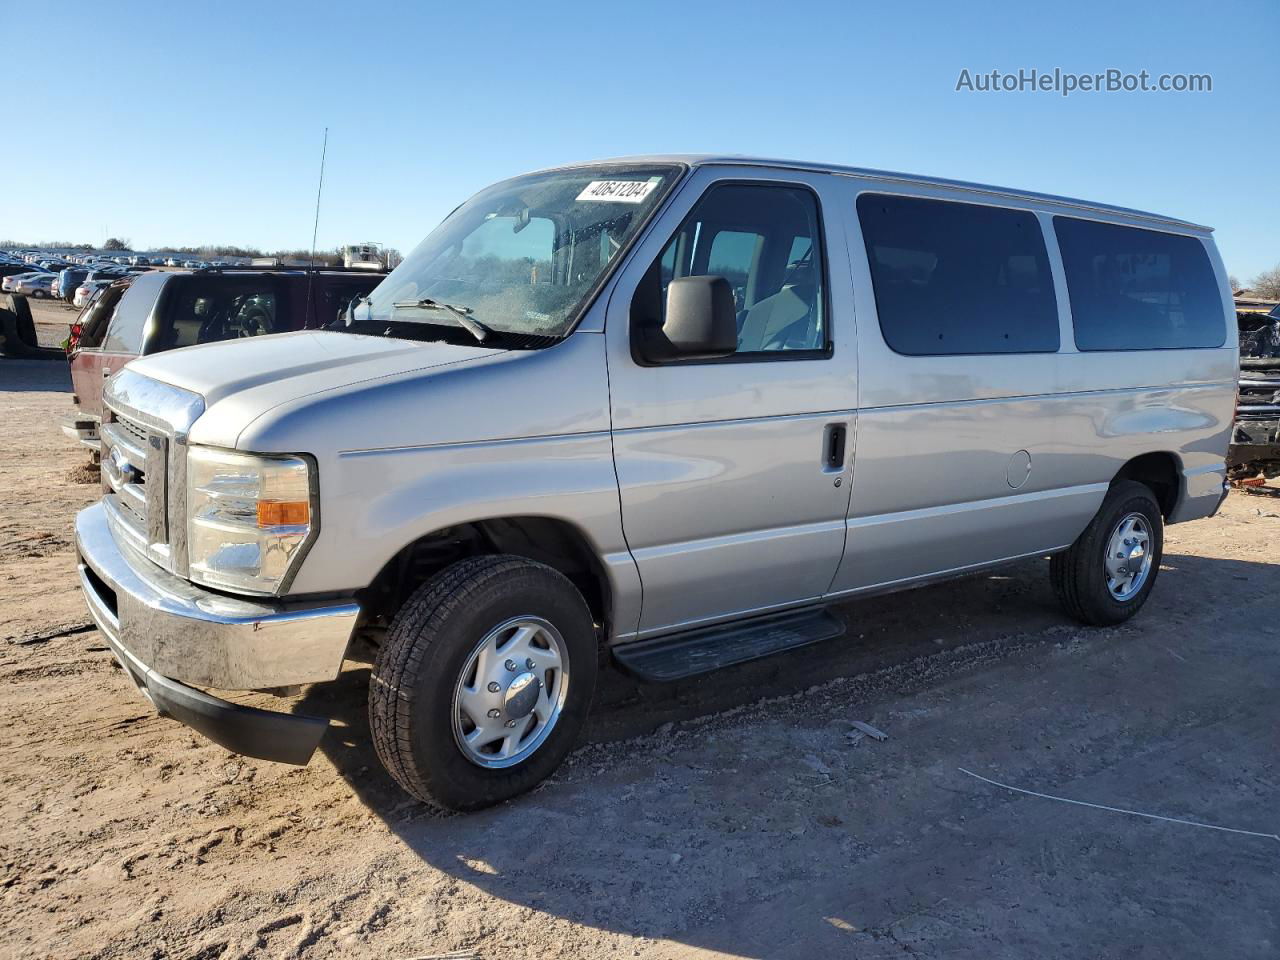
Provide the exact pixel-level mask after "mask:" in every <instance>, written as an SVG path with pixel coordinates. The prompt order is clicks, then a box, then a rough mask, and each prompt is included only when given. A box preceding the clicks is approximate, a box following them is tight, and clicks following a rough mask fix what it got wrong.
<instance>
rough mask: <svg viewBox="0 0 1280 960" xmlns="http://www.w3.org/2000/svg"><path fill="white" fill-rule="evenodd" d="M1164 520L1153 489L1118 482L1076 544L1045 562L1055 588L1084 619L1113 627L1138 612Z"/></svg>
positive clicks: (1156, 564)
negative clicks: (1047, 563)
mask: <svg viewBox="0 0 1280 960" xmlns="http://www.w3.org/2000/svg"><path fill="white" fill-rule="evenodd" d="M1163 552H1164V521H1163V518H1162V517H1161V514H1160V505H1159V504H1158V503H1157V502H1156V498H1155V495H1154V494H1153V493H1152V492H1151V489H1150V488H1149V487H1147V486H1145V485H1144V484H1141V483H1137V482H1135V481H1132V480H1122V481H1120V482H1119V483H1117V484H1115V485H1114V486H1113V487H1112V488H1111V490H1110V491H1108V493H1107V497H1106V499H1105V500H1103V502H1102V506H1101V507H1100V508H1099V509H1098V512H1097V514H1096V515H1095V516H1094V518H1093V520H1092V521H1090V523H1089V526H1087V527H1086V528H1085V531H1084V533H1082V534H1080V536H1079V537H1078V538H1077V539H1076V542H1075V543H1073V544H1072V545H1071V547H1070V548H1069V549H1068V550H1066V551H1064V552H1063V553H1059V554H1055V555H1054V556H1053V558H1052V559H1051V560H1050V561H1049V575H1050V578H1051V579H1052V581H1053V588H1054V592H1055V593H1057V595H1058V599H1059V600H1060V601H1061V603H1062V606H1063V607H1064V608H1065V609H1066V611H1067V613H1069V614H1070V615H1071V616H1073V617H1075V618H1076V619H1077V620H1079V621H1081V622H1082V623H1087V624H1090V625H1093V626H1112V625H1114V624H1117V623H1123V622H1124V621H1125V620H1128V619H1129V618H1130V617H1132V616H1133V615H1134V614H1135V613H1137V612H1138V611H1139V610H1140V609H1141V608H1142V605H1143V604H1144V603H1146V601H1147V597H1148V596H1149V595H1150V594H1151V588H1152V587H1153V586H1155V582H1156V575H1157V574H1158V573H1159V572H1160V558H1161V556H1162V554H1163Z"/></svg>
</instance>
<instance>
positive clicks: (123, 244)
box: [102, 237, 129, 250]
mask: <svg viewBox="0 0 1280 960" xmlns="http://www.w3.org/2000/svg"><path fill="white" fill-rule="evenodd" d="M102 249H103V250H128V249H129V240H128V238H127V237H126V238H125V239H124V240H121V239H120V238H119V237H108V238H107V242H106V243H104V244H103V245H102Z"/></svg>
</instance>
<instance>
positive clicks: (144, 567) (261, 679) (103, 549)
mask: <svg viewBox="0 0 1280 960" xmlns="http://www.w3.org/2000/svg"><path fill="white" fill-rule="evenodd" d="M76 552H77V554H78V558H79V567H80V585H81V587H82V588H83V589H84V595H85V601H86V602H87V603H88V606H89V613H90V615H91V616H92V617H93V619H94V622H95V623H96V624H97V625H98V629H99V630H100V631H101V632H102V634H103V636H105V637H106V639H107V642H108V643H109V644H110V645H111V649H112V651H113V652H114V653H115V655H116V658H117V659H118V660H119V661H120V663H121V664H122V665H123V666H124V668H125V669H126V670H127V671H128V673H129V675H130V676H131V677H132V678H133V680H134V682H135V683H136V684H137V685H138V687H139V689H140V690H141V691H142V692H143V694H144V695H145V696H147V698H148V699H149V700H151V701H152V703H154V704H155V706H156V708H157V709H158V710H159V711H160V712H161V713H162V714H165V715H167V716H171V717H173V718H174V719H177V720H180V721H182V722H183V723H186V724H187V725H188V726H191V727H193V728H195V729H196V730H199V731H200V732H201V733H203V734H204V735H205V736H207V737H209V739H211V740H213V741H215V742H217V743H220V744H222V745H223V746H225V747H227V748H228V749H230V750H233V751H235V752H237V753H242V754H245V755H246V756H254V757H262V758H263V759H268V760H279V761H282V762H285V763H306V762H307V760H309V759H310V757H311V754H312V752H314V750H315V748H316V746H317V745H318V744H319V742H320V737H321V736H322V735H323V733H324V730H325V728H326V726H327V725H328V723H327V721H325V720H320V719H316V718H314V717H303V716H298V715H294V714H284V713H274V712H270V711H266V710H256V709H254V708H251V707H242V706H239V705H238V704H233V703H229V702H227V701H225V700H219V699H217V698H215V697H211V696H209V695H208V694H206V693H203V692H201V691H200V690H196V689H193V687H196V686H200V687H214V688H216V689H221V690H261V689H266V688H271V687H283V686H292V685H295V684H301V683H315V682H321V681H326V680H332V679H334V678H335V677H336V676H337V675H338V672H339V671H340V670H341V669H342V660H343V657H344V656H345V654H346V650H347V644H348V642H349V641H350V639H351V632H352V630H353V628H354V627H355V623H356V618H357V616H358V615H359V612H360V608H359V605H357V604H356V603H354V602H352V601H350V600H333V601H322V602H317V603H307V604H298V603H286V602H275V601H249V600H239V599H234V598H231V597H226V596H223V595H221V594H217V593H213V592H211V591H209V590H203V589H201V588H199V587H197V586H195V585H193V584H191V583H189V582H188V581H186V580H182V579H180V578H178V577H175V576H173V575H171V574H168V573H166V572H165V571H163V570H161V569H160V568H159V567H157V566H156V565H155V564H154V563H152V562H151V561H149V560H147V559H145V558H144V557H142V556H141V555H140V554H138V553H137V552H136V550H134V549H133V548H132V547H130V546H127V545H121V544H119V543H117V542H116V539H115V538H114V537H113V536H112V535H111V531H110V528H109V527H108V524H107V517H106V512H105V509H104V507H103V506H102V504H100V503H98V504H95V505H93V506H92V507H88V508H86V509H85V510H82V511H80V513H79V514H78V515H77V516H76Z"/></svg>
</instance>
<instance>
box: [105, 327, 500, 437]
mask: <svg viewBox="0 0 1280 960" xmlns="http://www.w3.org/2000/svg"><path fill="white" fill-rule="evenodd" d="M509 352H510V351H506V350H493V349H489V348H485V347H479V346H477V347H470V346H459V345H456V344H447V343H422V342H419V341H408V340H398V339H392V338H389V337H370V336H364V335H360V334H350V333H337V332H333V331H323V330H304V331H300V332H297V333H282V334H277V335H274V336H267V337H253V338H251V339H246V340H232V341H226V342H221V343H209V344H202V345H198V346H194V347H184V348H183V349H181V350H170V351H166V352H164V353H157V354H153V355H151V356H147V357H141V358H139V359H137V360H134V361H133V362H132V363H130V364H129V365H128V367H127V368H126V369H128V370H130V371H131V372H133V373H135V374H141V375H142V376H144V377H148V378H150V379H152V380H159V381H161V382H163V383H167V384H170V385H172V386H175V387H179V388H181V389H183V390H187V391H190V392H192V393H196V394H199V395H200V397H201V398H202V399H203V400H204V413H203V414H201V416H200V417H199V419H198V420H197V421H196V423H195V425H194V426H193V427H192V431H191V435H190V436H191V442H193V443H203V444H208V445H211V446H221V447H230V448H234V447H236V446H237V445H238V444H239V442H240V437H241V434H242V432H243V431H244V429H245V428H246V427H247V426H248V425H249V424H251V423H253V422H254V421H256V420H258V419H259V418H262V417H264V416H265V415H266V414H268V413H269V412H271V411H273V410H276V409H278V408H280V407H283V406H292V407H298V405H299V404H307V403H310V402H312V401H313V399H314V398H317V397H320V396H332V395H335V394H351V393H353V392H357V391H360V390H363V389H367V388H370V387H373V386H375V385H378V384H384V385H385V384H388V383H395V382H400V381H404V380H412V379H418V378H421V377H422V376H423V375H425V376H428V377H433V376H434V375H435V374H436V373H437V371H443V370H450V369H455V368H457V367H460V366H468V365H471V364H476V363H481V362H484V361H485V360H488V359H490V358H494V357H498V356H501V355H503V354H506V353H509Z"/></svg>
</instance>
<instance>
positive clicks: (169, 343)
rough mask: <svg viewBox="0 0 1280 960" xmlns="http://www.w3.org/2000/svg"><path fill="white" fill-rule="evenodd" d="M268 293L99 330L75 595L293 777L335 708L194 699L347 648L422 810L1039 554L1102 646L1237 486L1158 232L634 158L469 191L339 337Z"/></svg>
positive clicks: (190, 295)
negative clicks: (94, 469) (1165, 551)
mask: <svg viewBox="0 0 1280 960" xmlns="http://www.w3.org/2000/svg"><path fill="white" fill-rule="evenodd" d="M278 277H279V274H275V273H265V274H252V275H248V274H245V275H235V276H234V278H233V276H232V275H231V274H230V273H227V274H222V275H218V276H217V278H216V280H215V279H214V278H213V277H209V276H206V275H204V274H189V275H185V276H179V277H176V278H167V277H165V276H164V275H161V274H144V275H142V276H140V277H138V278H135V279H134V280H133V281H132V282H131V283H129V284H128V286H127V288H126V289H125V290H124V291H123V292H122V293H121V294H120V296H119V299H118V302H116V303H115V306H114V307H110V308H108V307H106V306H104V305H103V302H104V301H105V299H106V298H107V296H108V295H110V294H112V293H113V292H114V291H116V290H117V288H118V285H112V286H110V287H108V288H106V290H105V291H103V292H101V293H99V294H98V300H97V301H96V303H97V304H98V306H97V307H95V306H94V304H93V303H91V304H90V307H89V308H88V309H89V310H90V312H92V311H94V310H95V309H96V310H99V311H102V313H103V316H102V317H99V316H98V315H97V314H94V315H93V316H92V317H86V319H85V321H84V323H83V324H82V327H81V331H80V341H79V344H78V346H77V349H76V350H75V351H74V352H73V360H72V363H73V369H75V370H76V373H75V376H76V377H77V380H76V388H77V392H78V393H79V394H81V401H82V403H85V402H87V398H88V397H90V396H93V395H95V394H96V390H97V388H98V387H99V385H100V384H101V383H102V382H103V380H104V372H108V371H109V372H111V373H112V376H111V377H110V379H109V380H107V381H106V388H105V391H104V393H103V394H102V407H101V426H100V444H101V461H102V475H103V490H104V496H103V498H102V501H101V502H100V503H98V504H96V505H94V506H92V507H89V508H88V509H86V510H85V511H83V512H82V513H81V514H80V515H79V516H78V517H77V519H76V543H77V551H78V556H79V569H80V576H81V585H82V587H83V590H84V595H85V597H86V600H87V602H88V605H89V610H90V613H91V615H92V616H93V619H94V621H95V623H96V624H97V625H98V627H99V628H100V629H101V631H102V632H103V634H104V636H105V637H106V638H107V641H108V643H109V644H110V645H111V648H112V650H113V651H114V652H115V655H116V656H117V658H118V659H119V660H120V662H121V663H122V665H123V666H124V667H125V669H126V671H127V672H128V674H129V675H130V676H131V677H132V679H133V681H134V682H135V683H136V684H137V685H138V687H139V688H140V689H141V690H142V691H143V692H144V693H145V694H146V696H147V698H148V699H149V700H150V701H151V702H152V703H153V704H154V705H155V706H156V707H157V708H158V709H159V710H160V712H162V713H164V714H165V715H167V716H170V717H173V718H175V719H177V720H180V721H181V722H183V723H186V724H188V725H189V726H191V727H192V728H194V729H196V730H198V731H200V732H201V733H203V734H204V735H206V736H208V737H210V738H211V739H213V740H215V741H216V742H218V743H220V744H223V745H224V746H226V747H228V748H229V749H231V750H234V751H237V752H240V753H244V754H248V755H252V756H256V757H263V758H267V759H272V760H278V761H282V762H288V763H306V762H307V761H308V759H309V758H310V756H311V755H312V753H313V751H314V750H315V749H316V746H317V744H318V743H319V741H320V738H321V737H322V735H323V734H324V731H325V729H326V727H327V721H326V720H325V719H323V718H316V717H310V716H305V715H302V714H297V713H282V712H276V711H265V710H260V709H257V708H250V707H247V706H244V705H241V704H237V703H233V702H231V701H229V700H225V699H222V698H221V697H220V696H216V695H214V694H212V693H210V692H208V691H210V690H263V689H276V690H279V689H280V688H290V687H294V686H295V685H300V684H310V683H321V682H328V681H332V680H334V679H335V678H336V677H337V675H338V672H339V670H340V669H341V667H342V664H343V661H344V658H345V656H346V653H347V651H348V647H349V645H350V644H351V642H352V641H353V639H355V638H357V637H359V638H361V639H362V640H363V641H366V642H367V643H369V644H370V645H372V646H373V647H374V648H375V649H376V656H375V661H374V665H373V671H372V678H371V680H370V688H369V730H370V734H371V736H372V738H373V741H374V746H375V748H376V750H377V753H378V756H379V757H380V758H381V760H382V762H383V763H384V765H385V766H386V768H387V770H388V771H389V772H390V774H391V776H392V777H394V778H395V779H396V780H397V781H398V782H399V783H400V784H401V785H402V786H403V787H404V788H405V790H407V791H408V792H409V793H410V794H412V795H413V796H415V797H417V798H419V799H420V800H422V801H425V802H427V803H430V804H433V805H436V806H440V807H445V808H450V809H474V808H477V807H482V806H486V805H489V804H493V803H496V802H499V801H502V800H505V799H507V798H510V797H512V796H514V795H516V794H518V793H520V792H522V791H524V790H528V789H530V788H531V787H532V786H534V785H535V784H537V783H538V782H539V781H541V780H542V779H544V778H545V777H547V776H548V775H549V774H550V773H551V772H552V771H554V770H555V768H556V767H557V765H558V764H559V763H560V761H561V760H562V759H563V758H564V757H565V755H566V754H567V753H568V751H569V750H570V749H571V748H572V746H573V745H574V743H575V741H576V740H577V738H578V736H579V733H580V731H581V730H582V728H583V725H584V723H585V721H586V717H587V713H588V709H589V707H590V704H591V700H592V695H593V690H594V686H595V679H596V672H597V665H598V663H599V659H600V657H601V656H608V657H611V658H612V659H613V660H614V661H615V662H617V663H618V664H620V665H621V666H622V667H623V668H624V669H626V670H628V671H630V672H632V673H633V674H635V675H636V676H638V677H640V678H642V679H645V680H664V681H669V680H672V679H677V678H681V677H688V676H692V675H696V674H698V673H700V672H703V671H706V670H711V669H716V668H719V667H723V666H726V665H728V664H732V663H737V662H741V661H743V660H746V659H751V658H753V657H758V656H763V655H766V654H770V653H775V652H778V651H781V650H783V649H789V648H792V647H795V646H799V645H801V644H805V643H810V642H814V641H816V640H822V639H830V638H834V637H838V636H839V635H840V634H841V633H842V632H843V630H844V626H843V620H842V619H841V618H839V617H836V616H834V615H833V614H831V613H830V612H829V611H828V610H827V609H826V608H827V605H829V604H831V603H834V602H838V601H847V600H849V599H850V598H853V597H859V596H865V595H870V594H875V593H884V592H888V591H894V590H901V589H905V588H908V587H913V586H917V585H920V584H924V583H929V582H933V581H936V580H939V579H944V578H950V577H956V576H962V575H965V574H969V573H973V572H975V571H980V570H986V569H989V568H991V567H993V566H996V565H999V564H1002V563H1006V562H1008V561H1011V560H1015V559H1018V558H1026V557H1041V556H1045V555H1050V556H1051V558H1052V559H1051V561H1050V564H1049V573H1050V578H1051V580H1052V583H1053V586H1054V589H1055V591H1056V593H1057V594H1058V596H1059V598H1060V600H1061V601H1062V604H1063V606H1064V608H1065V610H1066V612H1067V613H1068V614H1069V615H1070V616H1072V617H1074V618H1075V619H1077V620H1080V621H1082V622H1084V623H1086V624H1101V625H1106V624H1117V623H1120V622H1123V621H1124V620H1126V619H1128V618H1129V617H1132V616H1133V615H1134V614H1135V613H1137V611H1138V610H1139V609H1140V608H1141V607H1142V606H1143V604H1144V603H1145V602H1147V599H1148V597H1150V596H1151V591H1152V588H1153V586H1154V584H1155V583H1156V580H1157V576H1158V574H1159V570H1160V561H1161V553H1162V544H1163V531H1164V526H1165V524H1167V523H1179V522H1182V521H1185V520H1192V519H1196V518H1200V517H1207V516H1210V515H1212V514H1213V513H1214V512H1215V511H1216V510H1217V509H1218V507H1219V505H1220V504H1221V502H1222V499H1223V497H1224V496H1225V492H1226V486H1225V481H1226V471H1227V465H1226V453H1227V445H1228V441H1229V439H1230V434H1231V429H1232V419H1233V409H1234V405H1235V400H1236V379H1237V372H1238V369H1239V349H1238V344H1237V338H1236V332H1235V328H1234V326H1233V325H1232V323H1231V321H1230V318H1231V317H1232V315H1233V312H1232V309H1231V307H1232V303H1231V291H1230V289H1229V287H1228V283H1227V276H1226V272H1225V270H1224V269H1223V266H1222V262H1221V259H1220V258H1219V256H1218V253H1217V250H1216V248H1215V246H1214V242H1213V236H1212V232H1211V231H1210V230H1209V229H1208V228H1206V227H1201V226H1198V225H1195V224H1192V223H1188V222H1185V221H1182V220H1177V219H1174V218H1172V217H1167V216H1161V215H1158V214H1151V213H1144V212H1140V211H1136V210H1130V209H1125V208H1120V207H1114V206H1108V205H1104V204H1098V203H1090V202H1087V201H1081V200H1073V199H1069V198H1063V197H1055V196H1048V195H1043V194H1034V193H1027V192H1023V191H1015V190H1007V189H1002V188H998V187H991V186H985V185H980V184H967V183H957V182H954V181H946V180H939V179H933V178H928V177H918V176H912V175H906V174H887V173H882V172H878V171H872V170H863V169H857V168H847V167H832V166H825V165H819V164H805V163H788V164H777V163H773V162H769V161H764V160H759V161H756V160H749V159H741V158H725V159H719V158H700V157H653V158H647V159H630V160H625V161H614V162H607V163H594V164H587V165H581V166H570V167H563V168H558V169H554V170H548V171H543V172H539V173H534V174H529V175H526V176H521V177H516V178H514V179H511V180H508V181H504V182H502V183H499V184H496V185H494V186H492V187H489V188H487V189H485V190H483V191H481V192H480V193H479V194H477V195H476V196H474V197H472V198H471V199H470V200H468V201H466V202H465V203H463V204H462V205H461V206H459V207H458V208H457V209H456V210H455V211H454V212H453V213H452V214H451V215H450V216H449V217H448V218H447V219H446V220H445V221H444V223H443V224H441V225H440V226H439V227H438V228H437V229H436V230H435V231H434V232H432V233H431V234H430V235H429V236H428V237H427V239H426V240H425V241H423V243H422V244H421V245H420V246H419V247H418V248H417V249H416V250H415V251H414V252H413V253H412V254H411V255H410V256H409V257H408V258H407V259H406V260H405V261H404V262H403V263H401V264H400V265H399V266H398V267H397V268H396V269H395V270H394V271H392V272H391V273H390V274H389V275H387V276H386V277H385V278H383V279H382V280H381V282H379V283H378V284H377V285H376V286H373V288H372V289H371V290H370V291H369V292H368V293H367V294H366V295H364V296H362V297H361V298H359V299H358V300H356V301H355V302H353V303H351V304H349V305H348V306H347V307H346V309H343V310H342V311H341V312H340V314H339V315H338V316H337V317H336V318H334V316H333V313H332V312H331V313H325V312H317V313H316V314H314V315H313V314H312V313H310V312H307V313H305V314H304V315H303V319H302V321H301V322H297V321H291V322H290V324H289V326H288V328H289V329H293V330H296V332H291V333H278V334H276V335H274V336H261V337H259V336H253V334H255V333H267V332H270V331H273V330H280V329H283V328H284V327H285V324H282V322H281V317H282V310H283V306H282V301H281V299H279V298H280V297H286V298H287V297H293V296H296V295H297V291H298V290H300V289H302V288H303V283H302V281H301V280H298V281H295V285H294V286H292V287H290V288H289V289H288V290H283V289H282V288H278V287H274V286H272V287H267V286H266V285H265V284H266V281H267V280H268V279H278ZM318 277H319V274H317V275H315V276H313V277H311V278H310V279H309V281H308V282H309V283H311V284H314V283H315V281H316V279H317V278H318ZM311 289H314V286H313V287H312V288H311ZM346 293H347V290H345V289H344V290H343V291H342V293H341V294H339V295H336V296H335V297H334V298H333V300H331V301H330V302H329V304H328V308H327V310H329V311H333V312H337V311H336V309H335V308H337V307H338V306H339V305H340V304H341V300H342V297H343V296H345V295H346ZM135 303H136V308H135V306H134V304H135ZM308 306H310V303H309V302H308ZM108 309H109V310H110V314H111V316H110V317H109V318H105V319H104V317H105V314H106V312H107V310H108ZM148 317H151V320H150V321H148ZM157 318H159V319H158V320H157ZM312 325H313V326H312ZM298 326H304V327H305V326H311V329H306V330H297V329H296V328H297V327H298ZM91 327H92V328H93V329H92V331H91V330H90V328H91ZM99 327H101V329H99ZM95 337H101V339H97V340H95V341H94V343H95V345H93V346H90V345H89V341H90V340H91V339H93V338H95ZM210 340H220V341H224V342H207V341H210ZM152 344H154V349H153V348H152V346H151V345H152ZM188 345H190V346H188ZM175 347H183V349H172V348H175ZM157 350H159V351H163V352H159V353H158V354H157V353H156V351H157ZM94 351H96V356H92V357H91V356H89V354H90V353H92V352H94ZM139 354H141V356H140V357H138V358H137V359H133V360H132V361H131V362H129V363H128V364H127V365H125V366H124V367H123V369H119V365H120V364H122V363H123V362H124V361H125V360H126V359H128V358H130V357H133V356H136V355H139ZM152 354H156V355H152ZM95 364H96V366H95ZM855 478H856V483H855V482H854V480H855Z"/></svg>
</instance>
